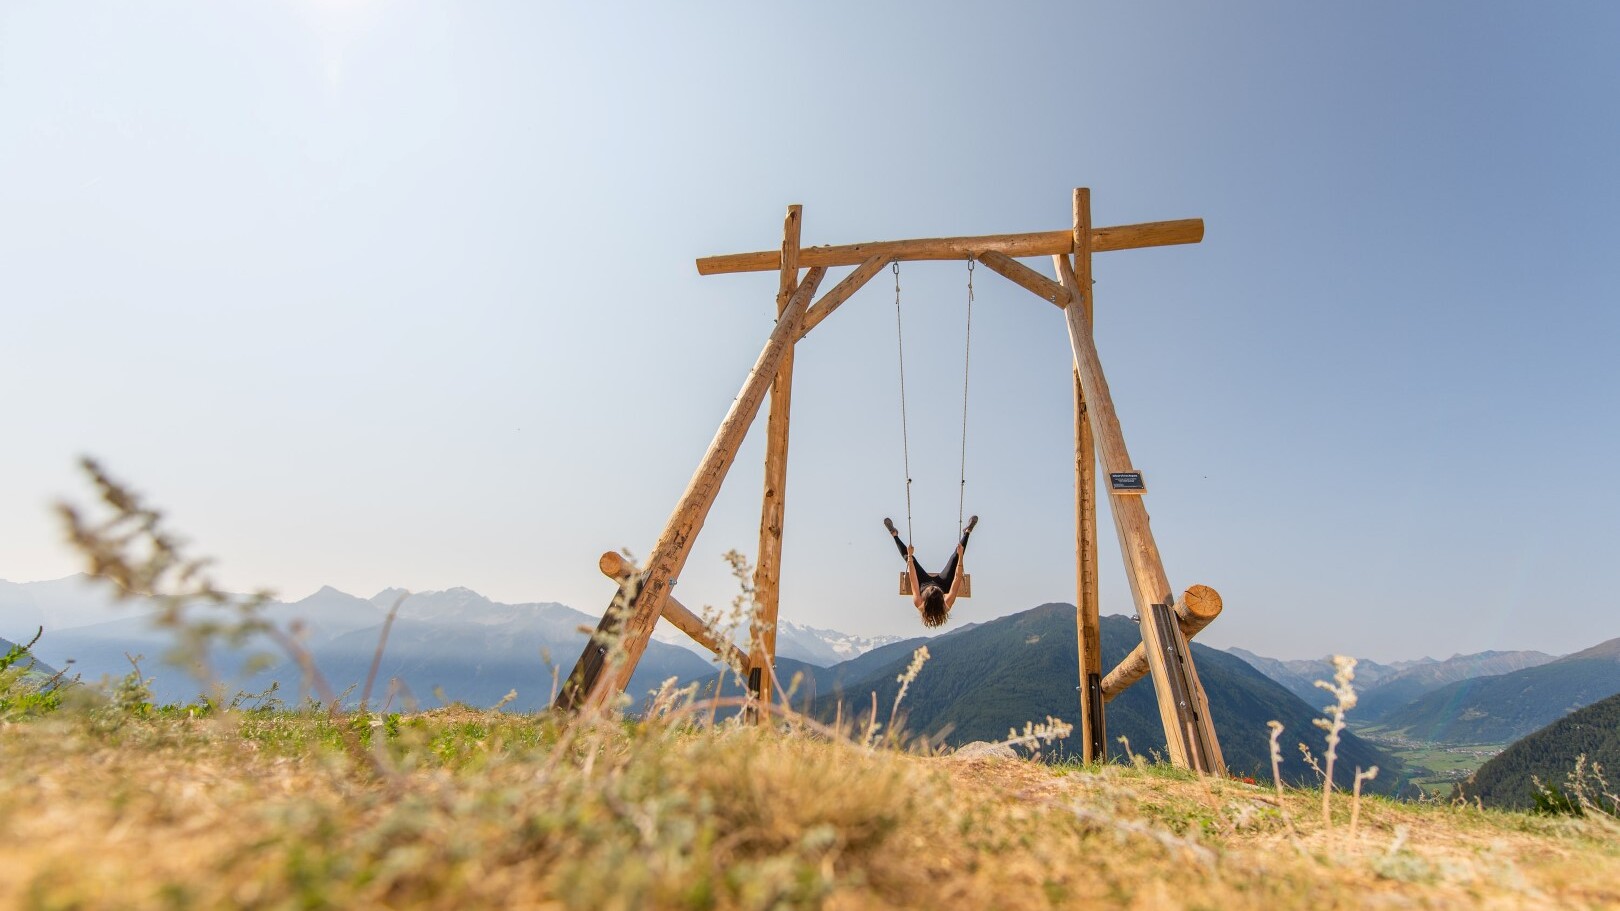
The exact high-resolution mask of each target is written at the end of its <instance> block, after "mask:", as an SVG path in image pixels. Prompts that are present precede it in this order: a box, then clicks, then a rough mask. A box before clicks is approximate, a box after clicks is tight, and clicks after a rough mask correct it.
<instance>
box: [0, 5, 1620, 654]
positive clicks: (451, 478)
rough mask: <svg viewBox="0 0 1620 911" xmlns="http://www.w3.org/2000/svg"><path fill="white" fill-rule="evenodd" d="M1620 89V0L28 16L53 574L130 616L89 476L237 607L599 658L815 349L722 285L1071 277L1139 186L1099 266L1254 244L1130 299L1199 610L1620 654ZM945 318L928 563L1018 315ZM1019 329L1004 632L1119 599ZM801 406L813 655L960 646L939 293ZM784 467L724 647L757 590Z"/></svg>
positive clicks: (1035, 349)
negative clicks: (931, 632) (944, 610)
mask: <svg viewBox="0 0 1620 911" xmlns="http://www.w3.org/2000/svg"><path fill="white" fill-rule="evenodd" d="M1617 47H1620V7H1616V6H1613V5H1609V4H1599V3H1583V4H1577V3H1566V4H1522V3H1515V4H1485V3H1453V4H1441V3H1431V4H1407V3H1357V4H1335V5H1329V4H1285V3H1258V4H1257V3H1222V4H1204V3H1187V4H1182V5H1166V4H1153V3H1141V4H1129V5H1127V4H1109V5H1106V6H1104V5H1100V4H1099V5H1076V4H1068V3H1051V4H995V5H966V4H947V3H928V4H922V3H918V4H909V5H907V4H898V3H894V4H870V3H817V4H799V5H787V4H759V3H736V4H708V3H681V4H673V3H671V4H657V5H654V4H642V5H619V4H605V3H599V4H573V5H560V4H541V3H529V2H524V3H494V2H486V3H448V2H447V3H441V4H423V3H383V2H378V0H343V2H339V0H331V2H314V0H304V2H287V3H254V4H221V3H203V2H194V3H168V4H147V3H142V4H127V3H116V4H87V3H71V4H70V3H60V2H49V0H39V2H22V0H8V2H5V3H0V578H4V579H9V580H11V581H30V580H38V579H46V578H53V577H57V576H62V575H66V574H67V573H69V572H72V571H75V570H76V569H77V565H76V563H75V562H74V560H73V559H72V557H71V556H70V555H69V554H68V553H67V551H66V550H65V549H64V547H63V546H62V545H61V544H60V543H59V542H60V532H59V530H58V529H57V528H56V527H55V524H54V522H53V520H52V519H51V517H50V515H49V513H48V505H49V504H50V502H51V501H52V500H53V499H55V498H58V497H61V496H70V497H74V498H77V499H81V500H82V499H86V498H87V497H88V491H87V488H86V487H85V485H84V484H83V483H82V482H81V481H80V480H79V479H78V478H77V477H76V476H75V471H74V468H73V464H74V460H75V458H76V456H78V455H79V454H81V453H89V454H93V455H95V456H97V457H99V458H101V459H103V460H104V461H105V462H106V464H107V465H108V466H109V468H110V469H111V470H112V471H113V473H114V474H115V475H117V476H119V477H122V478H124V479H125V480H127V481H129V482H131V483H132V484H133V485H134V486H135V487H137V488H138V489H140V490H143V491H144V492H146V493H147V494H148V495H149V496H150V497H151V498H152V499H153V500H154V501H155V502H156V503H159V504H161V505H163V506H164V507H166V508H167V509H168V511H169V514H170V515H171V517H172V519H173V522H174V523H175V525H176V527H177V528H179V529H181V530H183V531H184V532H185V533H186V534H188V535H189V536H190V537H191V538H192V539H193V540H194V541H195V542H196V546H197V548H198V550H199V551H201V552H204V553H209V554H213V555H216V556H218V557H219V558H220V559H221V572H222V575H223V576H224V578H225V580H226V581H227V582H228V583H230V584H232V585H236V586H240V587H243V588H247V587H253V586H261V585H262V586H270V587H273V588H275V589H277V590H278V591H279V592H280V593H281V594H282V595H283V596H284V597H287V598H298V597H302V596H304V595H306V594H308V593H309V592H311V591H313V590H314V589H316V588H318V587H319V586H320V585H322V584H331V585H334V586H337V587H339V588H342V589H344V590H346V591H350V592H353V593H356V594H359V595H362V596H369V595H371V594H373V593H374V592H376V591H377V590H379V589H381V588H383V587H385V586H404V587H408V588H411V589H418V590H422V589H437V588H445V587H449V586H454V585H464V586H467V587H470V588H474V589H477V590H478V591H481V592H483V593H485V594H487V595H489V596H491V597H494V598H496V599H499V600H505V601H532V600H555V601H562V602H564V603H567V604H570V605H573V606H575V607H578V608H580V609H581V610H585V611H587V612H590V613H597V612H599V611H600V610H601V608H602V607H603V606H605V604H606V603H607V601H608V599H609V597H610V595H611V593H612V590H611V585H610V584H609V583H608V582H607V581H606V580H604V579H603V578H601V576H600V575H599V574H598V573H597V571H596V568H595V567H596V558H597V556H598V555H599V554H600V553H601V552H602V551H603V550H609V549H617V548H619V547H629V548H631V549H632V550H634V551H636V552H637V553H639V554H642V555H645V554H646V553H647V552H648V551H649V550H650V549H651V547H652V543H653V541H654V540H655V539H656V537H657V535H658V532H659V529H660V528H661V527H662V525H663V523H664V521H665V519H666V518H667V517H668V515H669V512H670V509H671V508H672V507H673V505H674V503H675V500H676V498H677V497H678V496H679V495H680V493H681V491H682V489H683V488H684V486H685V484H686V481H687V478H688V477H689V476H690V474H691V472H692V469H693V468H694V467H695V466H696V464H697V461H698V459H699V457H700V456H701V454H702V453H703V450H704V449H705V447H706V446H707V444H708V441H709V439H710V438H711V436H712V435H713V433H714V429H715V426H716V425H717V424H718V422H719V420H720V418H721V417H722V416H723V415H724V413H725V411H726V408H727V407H728V405H729V403H730V401H731V399H732V397H733V396H735V395H736V393H737V391H738V389H739V387H740V385H741V383H742V380H743V377H744V375H745V374H746V372H747V370H748V368H749V367H750V366H751V364H752V363H753V361H754V359H755V357H756V356H757V354H758V350H759V347H760V345H761V344H762V343H763V342H764V339H765V337H766V335H767V334H768V333H769V331H770V328H771V325H772V321H773V318H774V314H775V310H774V292H775V285H776V277H775V275H774V274H766V273H759V274H752V275H724V276H713V277H700V276H698V275H697V273H696V270H695V268H694V267H693V263H692V260H693V259H694V258H695V257H697V256H702V255H706V254H711V253H725V252H740V251H747V250H758V249H768V248H771V247H774V246H776V245H778V244H779V243H780V230H781V221H782V213H783V211H784V209H785V207H786V206H787V205H788V204H789V203H802V204H803V205H804V207H805V209H804V242H805V243H806V244H820V243H849V242H855V241H862V240H875V239H890V238H905V237H918V236H933V235H951V234H985V233H1002V232H1012V231H1034V230H1056V229H1060V228H1064V227H1066V226H1067V225H1068V224H1069V198H1070V192H1071V190H1072V188H1074V187H1076V186H1089V187H1091V188H1092V198H1093V212H1094V217H1095V220H1096V222H1097V223H1098V224H1099V225H1109V224H1123V223H1131V222H1139V221H1150V220H1159V219H1170V218H1183V217H1193V216H1198V217H1202V218H1204V219H1205V221H1206V224H1207V234H1206V239H1205V241H1204V242H1203V243H1202V244H1200V245H1197V246H1183V247H1169V248H1160V249H1153V250H1139V251H1125V252H1115V253H1107V254H1099V255H1098V257H1097V260H1096V277H1097V286H1096V291H1097V294H1096V297H1097V329H1096V332H1097V338H1098V345H1099V348H1100V351H1101V356H1102V359H1103V364H1104V367H1105V369H1106V370H1107V373H1108V376H1109V380H1110V383H1111V385H1112V387H1113V392H1114V395H1115V401H1116V404H1117V405H1118V407H1119V410H1120V414H1121V418H1122V421H1123V424H1124V429H1125V432H1126V436H1127V440H1128V442H1129V445H1130V448H1131V452H1132V455H1133V456H1134V459H1135V461H1136V464H1137V467H1138V468H1140V469H1142V470H1143V471H1144V472H1145V473H1146V474H1147V476H1148V479H1149V483H1150V486H1151V493H1150V495H1149V497H1148V500H1147V504H1148V508H1149V509H1150V511H1151V512H1152V515H1153V519H1154V529H1155V531H1156V533H1157V535H1158V540H1159V544H1160V547H1161V549H1162V551H1163V553H1164V556H1165V561H1166V568H1167V570H1168V572H1169V575H1170V578H1171V582H1172V584H1173V585H1174V586H1175V587H1176V588H1177V590H1179V589H1181V588H1183V587H1185V586H1187V585H1190V584H1192V583H1194V582H1202V583H1205V584H1208V585H1211V586H1214V587H1215V588H1216V589H1218V590H1219V591H1220V592H1222V594H1223V595H1224V596H1225V599H1226V605H1227V609H1226V613H1225V615H1224V616H1223V617H1222V618H1221V620H1220V621H1219V622H1218V623H1217V624H1216V625H1215V626H1213V627H1212V628H1211V629H1210V630H1209V631H1208V632H1207V633H1206V634H1205V641H1207V642H1209V643H1211V644H1215V645H1243V646H1245V647H1248V648H1251V649H1254V650H1255V651H1258V652H1262V653H1266V654H1275V655H1280V656H1283V657H1295V656H1309V655H1318V654H1323V653H1326V652H1330V651H1348V652H1354V653H1359V654H1365V655H1369V656H1371V657H1375V658H1380V659H1395V658H1410V657H1416V656H1419V655H1422V654H1432V655H1435V656H1438V657H1444V656H1446V655H1449V654H1451V653H1453V652H1457V651H1477V650H1481V649H1487V648H1494V649H1516V648H1534V649H1542V650H1546V651H1552V652H1567V651H1571V650H1575V649H1578V648H1582V647H1585V646H1587V645H1590V644H1592V643H1594V642H1596V641H1598V640H1600V639H1606V638H1611V637H1614V636H1620V619H1617V616H1620V615H1617V613H1616V611H1615V609H1614V607H1613V605H1612V604H1610V603H1609V599H1608V597H1607V592H1608V591H1609V590H1610V589H1612V588H1613V586H1612V584H1610V583H1609V582H1607V581H1606V574H1607V571H1608V570H1609V568H1610V567H1612V566H1613V565H1614V563H1615V560H1614V559H1613V557H1612V556H1611V555H1612V553H1613V552H1614V550H1615V549H1616V547H1617V545H1620V481H1617V480H1616V475H1615V470H1614V469H1615V466H1616V464H1617V462H1620V458H1617V457H1620V433H1617V430H1616V427H1615V421H1616V415H1617V408H1616V404H1617V396H1616V392H1617V387H1620V366H1617V364H1616V357H1615V350H1614V349H1615V345H1616V342H1617V341H1620V307H1617V304H1620V301H1617V300H1616V293H1615V289H1616V288H1617V287H1620V255H1617V254H1616V252H1615V247H1616V243H1617V241H1620V228H1617V227H1616V226H1617V225H1620V219H1617V218H1616V213H1617V212H1620V53H1616V48H1617ZM1029 263H1030V265H1032V266H1035V267H1036V268H1039V269H1040V270H1042V271H1043V272H1048V271H1049V270H1050V263H1049V262H1042V261H1040V260H1030V261H1029ZM839 274H841V273H835V274H832V275H829V280H828V282H827V285H826V286H830V285H831V282H832V281H834V280H836V279H837V278H838V276H839ZM901 279H902V286H903V291H902V294H903V297H904V303H905V307H906V316H907V319H908V322H907V324H906V338H907V341H908V350H907V368H908V370H909V374H908V377H907V379H908V382H909V386H908V388H909V391H910V395H911V401H910V407H911V429H912V439H911V450H912V460H913V477H914V478H915V479H916V481H915V484H914V488H913V492H914V496H915V499H916V510H915V511H916V520H917V521H916V524H917V537H918V539H919V541H918V545H919V551H920V553H921V555H922V557H923V560H924V563H925V565H926V564H931V563H938V562H941V560H942V558H943V556H944V554H945V552H946V550H947V549H948V548H949V546H950V543H951V540H952V538H953V537H954V535H955V533H956V506H957V504H956V487H957V475H956V472H957V458H958V455H959V449H958V447H959V445H960V436H959V429H960V428H959V417H960V415H959V408H960V404H961V391H962V390H961V383H962V376H961V354H962V351H961V345H962V337H963V334H962V319H963V315H964V314H963V302H964V298H965V281H966V269H965V266H964V265H963V264H961V263H916V264H908V265H906V266H904V267H902V273H901ZM976 285H977V305H976V309H975V311H974V334H973V377H972V392H971V408H970V410H971V414H970V419H969V420H970V436H969V441H968V486H967V508H968V511H969V512H976V513H978V514H980V515H981V516H982V517H983V518H982V521H981V524H980V528H979V532H978V535H977V536H976V537H975V539H974V542H975V543H974V545H973V548H972V550H971V552H970V555H969V563H970V565H971V569H972V571H973V573H974V594H975V597H974V598H973V599H972V600H970V601H964V602H962V603H961V604H959V605H958V607H957V609H956V611H955V615H954V622H956V623H961V622H966V621H971V620H980V619H985V618H988V617H991V616H996V615H1000V614H1006V613H1011V612H1014V611H1019V610H1024V609H1026V608H1029V607H1032V606H1034V605H1036V604H1038V603H1041V602H1045V601H1072V600H1073V598H1074V565H1073V550H1074V543H1073V541H1074V537H1073V535H1074V533H1073V526H1072V522H1073V506H1072V497H1073V491H1072V442H1071V415H1070V387H1069V369H1070V367H1069V350H1068V342H1067V338H1066V335H1065V332H1064V323H1063V320H1062V317H1061V315H1060V314H1059V313H1058V312H1057V311H1056V310H1055V309H1053V308H1052V307H1051V306H1050V305H1048V304H1044V303H1042V302H1041V301H1039V300H1037V299H1035V298H1034V297H1032V296H1031V295H1029V294H1028V293H1027V292H1025V291H1023V290H1021V289H1019V288H1017V287H1015V286H1013V285H1011V284H1009V283H1007V282H1006V281H1004V280H1002V279H1000V278H999V277H997V276H995V275H994V274H992V273H989V272H988V271H987V270H983V269H981V270H979V271H978V272H977V273H976ZM796 370H797V373H796V377H795V384H794V398H793V407H794V421H793V437H792V451H791V458H790V465H791V469H790V482H789V486H788V491H787V526H786V528H787V531H786V558H785V567H784V571H783V586H784V596H783V598H784V601H783V608H782V615H783V617H784V618H786V619H791V620H794V621H797V622H801V623H808V624H812V625H817V626H830V627H834V628H839V629H843V630H847V631H852V632H861V633H879V632H881V633H907V634H912V633H916V632H918V631H920V626H919V624H918V622H917V618H916V614H915V612H914V611H913V610H912V608H911V607H910V604H909V600H907V599H903V598H899V597H897V596H896V595H895V594H894V586H895V579H896V576H897V572H898V570H899V569H900V561H899V559H898V558H897V556H896V555H895V553H894V552H893V548H892V547H891V545H890V544H889V541H888V538H887V536H886V534H885V532H884V531H883V528H882V525H881V520H882V518H883V517H884V516H885V515H890V516H894V517H895V518H896V519H897V520H902V519H903V516H904V510H905V506H904V488H903V472H902V468H901V452H900V447H901V438H900V423H899V402H898V390H897V381H896V373H897V368H896V359H895V339H894V309H893V286H892V282H891V281H890V277H889V276H888V275H886V274H885V275H883V276H881V277H880V278H879V279H877V280H875V281H874V282H872V283H871V284H870V285H869V286H868V287H867V289H866V290H865V291H863V292H862V293H861V294H860V295H858V296H857V297H856V298H854V299H853V300H852V301H851V302H850V303H849V304H848V305H846V306H845V308H844V309H843V310H841V311H840V312H839V314H838V315H837V317H836V318H835V319H832V320H830V321H828V322H827V323H825V324H823V326H822V327H821V328H819V329H817V330H816V332H815V333H813V334H812V335H811V336H809V337H808V338H807V339H806V341H805V343H804V344H803V345H802V346H800V349H799V355H798V363H797V367H796ZM762 425H763V421H762V422H761V426H762ZM762 436H763V433H762V432H761V431H760V429H759V428H756V433H755V434H754V435H753V436H751V437H750V440H749V444H748V446H747V447H746V448H745V450H744V451H743V452H742V454H741V456H740V457H739V460H738V463H737V466H736V468H735V469H734V470H733V471H732V473H731V476H730V478H729V480H728V482H727V485H726V488H725V490H724V491H723V493H722V495H721V498H720V500H719V502H718V503H717V505H716V507H715V509H714V511H713V513H712V514H711V516H710V519H709V522H708V525H707V526H706V528H705V530H704V533H703V535H702V536H701V537H700V538H699V539H698V542H697V546H696V549H695V551H694V553H693V556H692V559H691V562H690V563H689V565H688V568H687V570H686V572H685V573H684V575H683V577H682V579H681V585H680V587H679V589H678V591H679V592H680V594H681V596H682V598H683V600H684V601H685V602H686V603H687V604H688V605H690V606H694V607H696V606H698V605H701V604H725V603H727V602H729V601H730V599H731V597H732V587H731V585H730V583H729V579H728V577H727V574H726V568H725V566H724V564H723V563H722V561H721V559H720V554H721V553H722V552H723V551H725V550H726V549H728V548H732V547H737V548H741V549H744V550H747V551H750V552H752V551H753V550H754V549H755V547H756V546H757V535H758V522H759V517H758V510H759V497H760V485H761V468H760V465H761V462H762V458H763V456H762V447H761V438H762ZM1104 528H1105V529H1107V528H1108V525H1107V524H1106V522H1105V525H1104ZM1111 539H1112V535H1111V532H1110V533H1108V534H1107V535H1106V536H1105V541H1104V550H1103V555H1102V559H1103V565H1104V568H1105V575H1104V579H1103V582H1104V592H1103V598H1102V604H1103V611H1104V613H1129V612H1130V610H1131V608H1130V602H1129V594H1128V591H1127V589H1126V586H1125V582H1124V576H1123V573H1122V572H1121V571H1120V569H1119V559H1118V554H1117V551H1116V550H1115V549H1114V548H1113V547H1112V544H1111ZM0 619H3V618H0ZM0 633H5V634H7V635H11V636H12V638H15V637H16V635H15V634H18V633H19V631H16V630H11V631H6V630H3V629H0Z"/></svg>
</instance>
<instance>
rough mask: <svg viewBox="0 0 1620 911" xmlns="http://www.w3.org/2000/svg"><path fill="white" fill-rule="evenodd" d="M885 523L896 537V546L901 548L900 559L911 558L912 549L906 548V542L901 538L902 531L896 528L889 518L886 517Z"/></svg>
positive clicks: (890, 532)
mask: <svg viewBox="0 0 1620 911" xmlns="http://www.w3.org/2000/svg"><path fill="white" fill-rule="evenodd" d="M883 525H884V527H885V528H887V529H888V530H889V534H890V535H892V536H893V537H894V546H895V547H898V548H900V559H902V560H906V559H910V557H911V551H909V550H907V549H906V542H904V541H902V540H900V532H899V531H898V530H896V529H895V527H894V523H893V522H892V521H890V520H888V519H884V520H883Z"/></svg>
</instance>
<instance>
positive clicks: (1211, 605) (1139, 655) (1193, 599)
mask: <svg viewBox="0 0 1620 911" xmlns="http://www.w3.org/2000/svg"><path fill="white" fill-rule="evenodd" d="M1221 606H1222V605H1221V596H1220V593H1219V592H1217V591H1215V589H1213V588H1210V587H1209V586H1207V585H1194V586H1193V587H1191V588H1189V589H1187V590H1186V591H1185V592H1183V593H1182V595H1181V598H1180V599H1178V600H1177V601H1176V603H1175V606H1174V607H1172V608H1171V611H1172V612H1173V613H1174V614H1175V617H1176V625H1177V626H1178V627H1180V628H1181V635H1183V636H1185V637H1186V638H1187V640H1188V641H1189V642H1190V641H1192V637H1194V636H1196V635H1198V634H1199V633H1201V632H1203V630H1204V628H1205V627H1207V626H1209V625H1210V624H1211V623H1214V622H1215V618H1216V617H1219V616H1220V615H1221ZM1147 673H1148V659H1147V650H1146V649H1145V648H1144V647H1143V646H1142V645H1137V646H1136V648H1134V649H1131V653H1130V654H1129V655H1126V656H1125V657H1124V659H1122V660H1121V661H1120V662H1119V664H1117V665H1115V666H1114V669H1113V670H1111V671H1109V672H1108V674H1107V675H1106V676H1105V677H1103V681H1102V696H1103V701H1105V702H1111V701H1113V699H1114V697H1115V696H1118V695H1119V694H1120V693H1123V692H1125V691H1126V690H1127V689H1129V688H1130V686H1131V684H1133V683H1135V682H1136V681H1138V680H1141V679H1142V678H1143V677H1146V676H1147Z"/></svg>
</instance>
